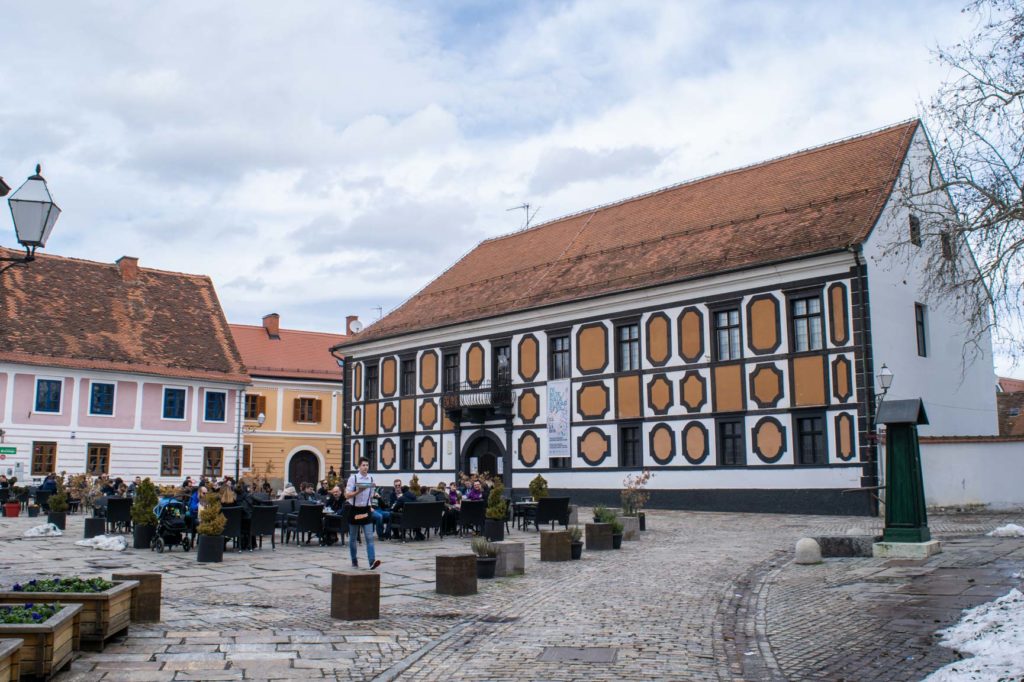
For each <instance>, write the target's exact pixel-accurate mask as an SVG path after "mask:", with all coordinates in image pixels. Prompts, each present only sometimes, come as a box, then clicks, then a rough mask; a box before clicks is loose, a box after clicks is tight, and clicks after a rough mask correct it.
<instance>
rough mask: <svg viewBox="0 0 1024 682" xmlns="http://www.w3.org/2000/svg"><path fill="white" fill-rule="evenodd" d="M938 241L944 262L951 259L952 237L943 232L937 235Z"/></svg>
mask: <svg viewBox="0 0 1024 682" xmlns="http://www.w3.org/2000/svg"><path fill="white" fill-rule="evenodd" d="M939 241H940V243H941V244H942V257H943V258H945V259H946V260H952V259H953V237H952V236H950V234H949V233H948V232H943V233H942V234H940V235H939Z"/></svg>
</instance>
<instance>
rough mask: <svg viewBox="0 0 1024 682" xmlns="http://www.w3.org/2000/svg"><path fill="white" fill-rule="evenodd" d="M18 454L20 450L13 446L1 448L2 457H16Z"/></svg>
mask: <svg viewBox="0 0 1024 682" xmlns="http://www.w3.org/2000/svg"><path fill="white" fill-rule="evenodd" d="M16 454H18V448H16V447H14V446H13V445H9V446H6V447H0V455H16Z"/></svg>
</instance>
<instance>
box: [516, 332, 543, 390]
mask: <svg viewBox="0 0 1024 682" xmlns="http://www.w3.org/2000/svg"><path fill="white" fill-rule="evenodd" d="M539 351H540V349H539V346H538V344H537V338H536V337H535V336H533V335H532V334H527V335H526V336H524V337H523V338H522V339H520V340H519V378H520V379H522V380H523V381H533V380H534V379H536V378H537V374H538V373H539V372H540V359H539V355H540V352H539Z"/></svg>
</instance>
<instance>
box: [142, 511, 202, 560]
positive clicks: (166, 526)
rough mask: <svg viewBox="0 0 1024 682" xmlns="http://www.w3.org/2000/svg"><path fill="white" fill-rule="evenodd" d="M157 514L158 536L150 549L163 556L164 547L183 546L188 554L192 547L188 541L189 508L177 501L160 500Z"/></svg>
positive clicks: (154, 537) (154, 538) (155, 536)
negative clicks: (187, 518) (186, 518)
mask: <svg viewBox="0 0 1024 682" xmlns="http://www.w3.org/2000/svg"><path fill="white" fill-rule="evenodd" d="M157 509H158V510H159V511H157V513H156V534H155V535H154V536H153V544H152V545H151V546H150V549H151V550H152V549H155V550H156V551H158V552H160V553H161V554H162V553H163V551H164V547H173V546H174V545H181V548H182V549H183V550H185V551H186V552H187V551H188V550H189V549H190V548H191V547H192V543H191V542H189V539H188V526H187V525H186V523H185V517H186V516H187V515H188V507H187V506H185V503H184V502H181V501H179V500H175V499H163V500H160V504H158V505H157Z"/></svg>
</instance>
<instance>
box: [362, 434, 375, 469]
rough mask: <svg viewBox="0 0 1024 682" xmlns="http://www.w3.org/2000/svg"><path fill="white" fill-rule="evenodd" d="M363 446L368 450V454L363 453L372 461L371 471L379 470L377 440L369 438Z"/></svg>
mask: <svg viewBox="0 0 1024 682" xmlns="http://www.w3.org/2000/svg"><path fill="white" fill-rule="evenodd" d="M363 445H364V447H365V448H366V452H364V453H363V456H364V457H366V458H367V459H368V460H370V471H376V470H377V439H376V438H367V439H366V441H364V443H363Z"/></svg>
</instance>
